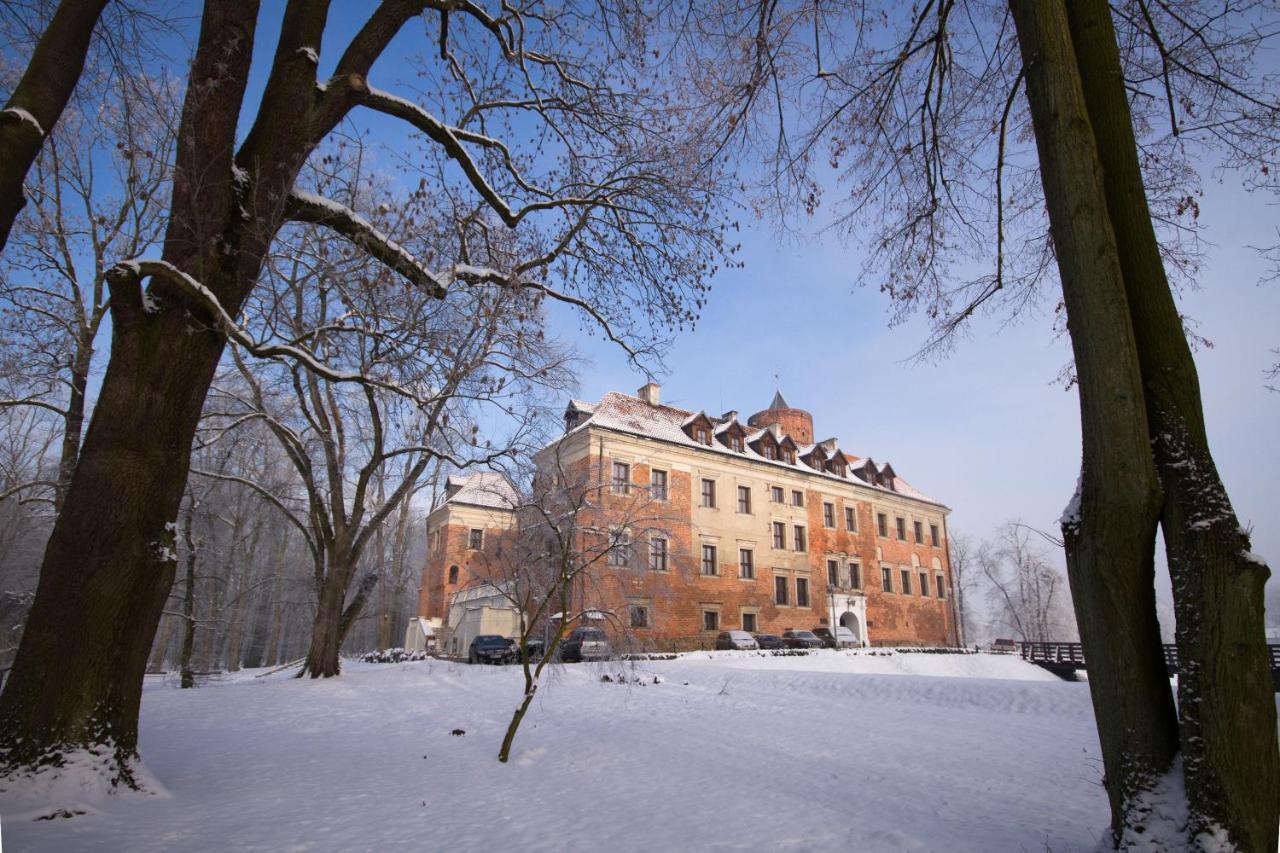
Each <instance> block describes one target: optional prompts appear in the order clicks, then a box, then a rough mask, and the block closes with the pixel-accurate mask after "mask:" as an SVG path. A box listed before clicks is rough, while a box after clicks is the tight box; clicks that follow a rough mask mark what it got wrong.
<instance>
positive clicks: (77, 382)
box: [54, 339, 93, 511]
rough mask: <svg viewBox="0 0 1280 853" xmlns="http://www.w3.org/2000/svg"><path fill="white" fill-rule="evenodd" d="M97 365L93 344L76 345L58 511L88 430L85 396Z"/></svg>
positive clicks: (57, 494) (60, 466)
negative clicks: (92, 366)
mask: <svg viewBox="0 0 1280 853" xmlns="http://www.w3.org/2000/svg"><path fill="white" fill-rule="evenodd" d="M92 362H93V341H92V340H89V341H85V340H83V339H79V340H77V341H76V354H75V360H74V361H73V363H72V365H71V393H70V395H69V397H68V399H67V410H66V413H65V414H64V415H63V416H62V452H61V454H60V456H59V459H58V485H57V488H56V490H55V491H54V510H55V511H57V510H58V509H60V508H61V507H62V501H63V499H64V498H65V497H66V494H67V488H68V487H69V486H70V485H71V477H72V475H73V474H75V471H76V459H78V458H79V456H80V435H81V432H82V431H83V429H84V406H85V392H86V390H87V389H88V385H89V366H90V364H92Z"/></svg>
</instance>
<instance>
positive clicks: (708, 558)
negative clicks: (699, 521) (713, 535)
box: [698, 542, 720, 578]
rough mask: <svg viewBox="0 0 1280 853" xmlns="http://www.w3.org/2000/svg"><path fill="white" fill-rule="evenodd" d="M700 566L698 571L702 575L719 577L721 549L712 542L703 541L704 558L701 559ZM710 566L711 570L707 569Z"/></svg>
mask: <svg viewBox="0 0 1280 853" xmlns="http://www.w3.org/2000/svg"><path fill="white" fill-rule="evenodd" d="M698 566H699V568H698V571H699V573H700V574H701V575H702V577H704V578H714V577H718V576H719V574H720V549H719V548H717V547H716V546H715V545H713V544H711V543H710V542H703V543H702V559H701V560H700V561H699V563H698ZM708 568H710V569H711V571H707V569H708Z"/></svg>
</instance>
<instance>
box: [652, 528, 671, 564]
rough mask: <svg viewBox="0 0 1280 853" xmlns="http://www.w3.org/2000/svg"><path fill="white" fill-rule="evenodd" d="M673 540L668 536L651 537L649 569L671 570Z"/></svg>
mask: <svg viewBox="0 0 1280 853" xmlns="http://www.w3.org/2000/svg"><path fill="white" fill-rule="evenodd" d="M670 560H671V542H670V540H668V539H667V537H666V536H661V535H658V536H650V537H649V571H651V572H666V571H669V570H670Z"/></svg>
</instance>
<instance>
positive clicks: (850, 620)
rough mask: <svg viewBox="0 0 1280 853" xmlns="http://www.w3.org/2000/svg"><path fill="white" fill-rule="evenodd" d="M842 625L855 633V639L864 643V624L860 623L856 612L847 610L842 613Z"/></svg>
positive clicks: (859, 642)
mask: <svg viewBox="0 0 1280 853" xmlns="http://www.w3.org/2000/svg"><path fill="white" fill-rule="evenodd" d="M840 625H841V627H844V628H848V629H849V630H850V631H851V632H852V633H853V639H854V640H856V641H857V642H858V644H859V645H861V644H862V626H861V625H860V624H858V616H857V614H856V613H853V612H851V611H848V610H846V611H845V612H844V613H842V614H840Z"/></svg>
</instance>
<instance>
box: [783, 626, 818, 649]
mask: <svg viewBox="0 0 1280 853" xmlns="http://www.w3.org/2000/svg"><path fill="white" fill-rule="evenodd" d="M782 642H783V643H784V644H785V645H786V647H787V648H789V649H820V648H822V640H819V639H818V638H817V636H816V635H815V634H814V633H813V632H812V631H793V630H786V631H783V632H782Z"/></svg>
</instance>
